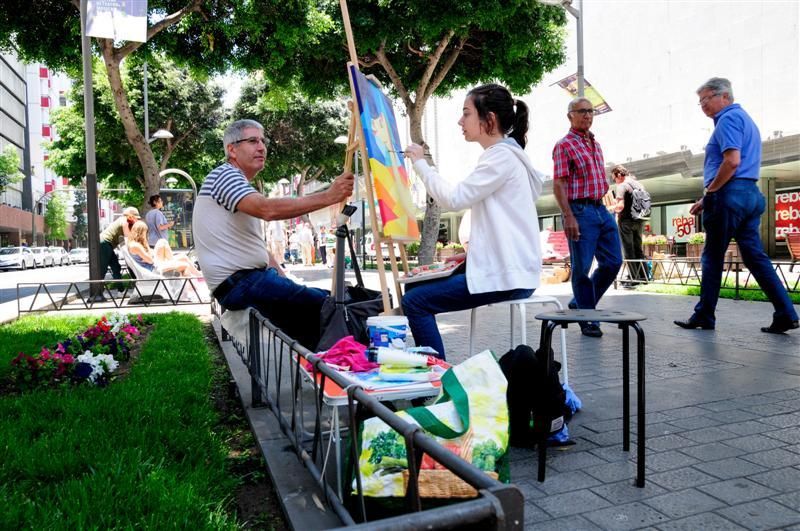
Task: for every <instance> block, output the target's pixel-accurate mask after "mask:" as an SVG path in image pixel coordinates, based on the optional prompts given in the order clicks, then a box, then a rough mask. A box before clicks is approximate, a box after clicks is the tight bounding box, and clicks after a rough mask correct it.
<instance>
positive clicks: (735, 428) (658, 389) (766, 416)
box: [293, 268, 800, 531]
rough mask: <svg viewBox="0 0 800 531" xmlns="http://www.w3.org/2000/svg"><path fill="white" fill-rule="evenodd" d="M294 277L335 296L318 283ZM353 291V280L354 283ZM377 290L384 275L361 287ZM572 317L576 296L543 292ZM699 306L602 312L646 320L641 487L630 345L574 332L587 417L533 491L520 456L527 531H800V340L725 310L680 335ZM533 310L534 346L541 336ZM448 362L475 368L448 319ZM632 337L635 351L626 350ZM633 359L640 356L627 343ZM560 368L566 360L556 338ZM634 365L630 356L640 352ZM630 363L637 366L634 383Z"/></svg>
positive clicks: (501, 343)
mask: <svg viewBox="0 0 800 531" xmlns="http://www.w3.org/2000/svg"><path fill="white" fill-rule="evenodd" d="M293 273H294V274H296V275H298V276H300V277H303V278H305V279H307V280H308V281H312V280H315V279H320V280H318V281H317V282H314V284H315V285H318V286H321V287H329V280H327V279H324V275H325V274H324V273H322V274H321V275H322V276H318V275H320V273H318V272H317V271H316V270H311V269H303V268H298V269H296V270H294V271H293ZM348 279H349V276H348ZM365 281H366V283H367V285H368V286H369V287H373V288H376V287H377V284H378V283H377V274H376V273H374V272H368V273H366V280H365ZM537 293H539V294H546V295H555V296H557V297H558V298H559V299H560V300H561V302H562V303H563V304H564V306H565V307H566V304H567V302H568V301H569V298H570V294H571V290H570V287H569V284H559V285H545V286H542V288H540V289H539V290H538V291H537ZM696 301H697V299H696V298H695V297H682V296H671V295H657V294H648V293H642V292H638V291H625V290H614V289H613V288H612V289H611V290H609V293H608V294H607V295H606V297H605V298H604V299H603V301H602V304H601V307H602V308H604V309H625V310H630V311H634V312H638V313H641V314H643V315H645V316H647V320H646V321H643V322H642V323H641V324H642V328H643V329H644V331H645V334H646V346H647V361H646V373H647V389H646V403H647V427H646V431H647V458H646V472H647V475H646V486H645V488H644V489H638V488H636V487H634V486H633V479H634V477H635V468H636V465H635V459H636V458H635V456H636V445H635V440H636V438H635V433H636V431H635V430H636V399H635V396H636V395H635V393H636V390H635V382H636V380H635V374H632V377H631V384H632V388H631V416H632V421H631V428H632V433H631V451H630V453H625V452H623V451H622V433H621V430H622V390H621V387H622V359H621V358H622V356H621V351H622V337H621V336H622V333H621V331H620V330H619V329H617V328H615V327H613V326H612V325H604V326H603V332H604V336H603V337H602V338H600V339H593V338H587V337H584V336H583V335H581V334H580V330H579V328H578V327H577V326H576V325H571V326H570V328H568V330H567V351H568V355H569V378H570V385H571V387H572V388H573V389H574V390H575V392H576V393H577V394H578V396H579V397H580V398H581V400H582V401H583V409H582V411H580V412H579V413H578V414H577V415H576V416H575V417H574V418H573V419H572V421H571V422H570V423H569V431H570V435H571V437H572V439H573V440H574V441H575V442H576V443H577V444H576V445H575V446H571V447H566V449H565V450H562V451H559V450H558V449H550V451H549V452H548V459H547V477H546V481H545V482H544V483H539V482H538V481H537V480H536V453H535V452H534V451H531V450H523V449H512V451H511V459H512V464H511V475H512V480H513V481H514V483H516V484H517V485H519V487H520V488H521V490H522V491H523V493H524V495H525V499H526V506H525V524H526V526H525V527H526V528H528V529H537V530H538V529H542V530H547V529H553V530H556V529H558V530H561V531H564V530H578V529H613V530H618V529H642V528H648V529H662V530H669V529H687V530H699V529H791V530H796V531H800V333H798V332H799V331H795V332H794V333H790V334H786V335H780V336H776V335H771V334H764V333H762V332H761V331H760V330H759V329H760V327H762V326H767V325H768V324H769V323H770V322H771V318H772V317H771V316H772V306H771V305H770V304H768V303H760V302H745V301H732V300H724V299H723V300H720V303H719V309H718V313H717V327H718V328H717V329H716V330H713V331H701V330H692V331H690V330H683V329H681V328H678V327H677V326H675V325H674V324H672V321H673V319H684V318H687V317H688V316H689V315H690V314H691V311H692V308H693V306H694V304H695V302H696ZM536 313H538V310H537V309H536V308H535V307H531V308H530V309H529V310H528V314H529V318H528V326H527V334H528V341H529V343H538V340H539V332H540V325H539V322H538V321H536V320H535V319H534V318H533V315H535V314H536ZM508 319H509V317H508V308H507V307H497V308H482V309H480V310H479V313H478V324H477V328H478V330H477V333H476V352H479V351H480V350H483V349H486V348H489V349H492V350H493V351H494V352H495V353H496V354H497V355H498V356H499V355H502V354H503V353H505V352H506V351H508V347H509V342H508V341H509V338H508V334H509V322H508ZM438 322H439V328H440V330H441V331H442V335H443V338H444V343H445V348H446V349H447V356H448V360H449V361H450V362H456V363H457V362H459V361H462V360H464V359H465V358H466V357H467V348H468V336H469V312H468V311H465V312H454V313H451V314H446V315H443V316H440V317H439V319H438ZM632 337H635V335H634V336H632ZM632 343H633V345H634V349H635V342H634V341H632ZM553 345H554V348H555V349H556V359H559V360H560V353H559V352H558V341H557V338H554V342H553ZM634 352H635V350H634ZM635 365H636V356H635V353H633V354H632V356H631V370H632V371H634V370H635Z"/></svg>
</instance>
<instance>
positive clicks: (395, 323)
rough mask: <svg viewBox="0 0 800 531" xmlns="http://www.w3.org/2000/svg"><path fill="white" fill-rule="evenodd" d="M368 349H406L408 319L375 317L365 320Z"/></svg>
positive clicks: (397, 316)
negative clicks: (367, 332) (367, 333)
mask: <svg viewBox="0 0 800 531" xmlns="http://www.w3.org/2000/svg"><path fill="white" fill-rule="evenodd" d="M367 328H368V329H369V346H370V347H391V348H396V349H400V350H403V349H405V348H406V335H407V334H408V318H406V317H405V316H403V315H377V316H375V317H368V318H367Z"/></svg>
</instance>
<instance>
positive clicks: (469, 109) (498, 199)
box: [402, 84, 542, 359]
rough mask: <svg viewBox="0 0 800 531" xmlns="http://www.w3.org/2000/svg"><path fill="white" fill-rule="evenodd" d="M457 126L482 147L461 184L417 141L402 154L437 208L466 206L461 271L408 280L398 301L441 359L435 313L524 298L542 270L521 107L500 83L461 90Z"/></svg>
mask: <svg viewBox="0 0 800 531" xmlns="http://www.w3.org/2000/svg"><path fill="white" fill-rule="evenodd" d="M458 125H459V126H460V127H461V130H462V133H463V134H464V139H465V140H466V141H467V142H477V143H478V144H480V145H481V147H483V149H484V152H483V153H482V154H481V156H480V158H479V159H478V165H477V166H476V167H475V169H474V170H472V172H471V173H470V174H469V175H467V176H466V177H465V178H464V179H463V180H461V181H458V182H456V181H450V180H447V179H444V178H443V177H441V176H440V175H439V173H438V170H437V169H436V168H434V167H432V166H430V165H429V164H428V162H427V161H426V160H425V153H424V150H423V148H422V146H418V145H416V144H411V145H410V146H408V147H407V148H406V151H405V155H406V157H408V158H409V159H411V161H412V162H413V163H414V169H415V170H416V172H417V174H418V175H419V176H420V178H421V179H422V181H423V183H425V188H426V189H427V190H428V193H429V194H430V195H431V196H432V197H433V198H434V199H435V200H436V202H437V203H439V205H440V206H441V207H442V210H445V211H447V210H450V211H459V210H464V209H471V218H472V219H471V222H470V236H469V247H468V249H467V256H466V270H464V269H456V271H455V272H454V273H453V274H452V275H450V276H448V277H445V278H440V279H436V280H430V281H427V282H420V283H418V284H416V285H410V286H409V289H408V291H407V292H406V294H405V296H404V297H403V301H402V305H403V313H404V314H405V316H406V317H407V318H408V324H409V326H410V328H411V332H412V334H413V335H414V341H415V343H416V344H417V345H418V346H428V347H433V348H434V349H436V351H437V352H438V353H439V356H440V357H441V358H443V359H444V357H445V352H444V344H443V342H442V337H441V335H440V334H439V329H438V327H437V325H436V314H438V313H444V312H452V311H457V310H466V309H470V308H476V307H478V306H484V305H486V304H492V303H495V302H501V301H507V300H516V299H525V298H527V297H530V296H531V294H532V293H533V290H534V289H536V288H537V287H538V286H539V275H540V273H541V269H542V256H541V250H540V244H539V220H538V217H537V215H536V205H535V201H536V199H537V198H538V197H539V194H540V193H541V191H542V174H541V173H539V172H538V171H536V170H535V169H534V168H533V165H532V164H531V161H530V159H528V156H527V155H526V154H525V151H523V149H524V148H525V142H526V138H525V136H526V133H527V131H528V107H527V105H525V103H524V102H522V101H521V100H515V99H514V98H513V97H512V96H511V93H510V92H509V91H508V89H506V88H505V87H502V86H500V85H496V84H488V85H482V86H479V87H476V88H474V89H472V90H471V91H470V92H469V93H468V94H467V97H466V99H465V100H464V108H463V114H462V116H461V119H460V120H459V121H458ZM508 242H513V245H508ZM412 286H413V287H412Z"/></svg>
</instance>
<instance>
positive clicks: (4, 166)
mask: <svg viewBox="0 0 800 531" xmlns="http://www.w3.org/2000/svg"><path fill="white" fill-rule="evenodd" d="M21 179H22V172H21V171H19V154H18V153H17V148H16V147H14V146H13V145H11V144H6V147H5V148H4V149H3V152H2V153H0V193H2V192H4V191H5V189H6V186H8V185H9V184H12V183H15V182H18V181H20V180H21Z"/></svg>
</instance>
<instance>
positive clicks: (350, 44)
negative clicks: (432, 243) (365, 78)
mask: <svg viewBox="0 0 800 531" xmlns="http://www.w3.org/2000/svg"><path fill="white" fill-rule="evenodd" d="M339 6H340V7H341V11H342V20H343V25H344V29H345V35H346V36H347V49H348V50H349V52H350V61H349V62H348V63H347V67H348V76H347V77H348V79H349V80H350V92H351V94H352V96H353V99H352V100H351V101H350V102H349V103H348V108H349V109H350V126H349V127H348V132H347V150H346V153H345V161H344V170H345V171H352V169H353V157H354V156H355V153H356V150H357V149H358V150H360V153H361V160H362V161H363V164H362V165H361V167H362V168H363V172H364V187H365V188H366V196H367V204H369V206H370V209H369V221H370V225H371V226H372V234H373V235H374V240H373V241H374V242H375V260H376V262H377V265H378V273H379V274H378V279H379V280H380V285H381V295H382V297H383V311H384V314H385V313H393V310H392V305H391V301H390V300H389V289H388V286H387V283H386V272H385V270H384V265H385V264H384V260H383V249H384V246H386V248H387V250H388V251H389V252H388V255H389V266H390V269H391V271H392V278H393V280H394V286H395V293H397V298H398V301H397V302H398V306H399V304H400V299H401V297H402V291H401V287H400V271H399V268H398V262H397V257H395V253H394V249H395V245H397V247H398V248H399V249H400V260H401V262H402V265H403V271H404V272H406V273H408V257H407V256H406V248H405V245H404V244H405V243H406V242H403V241H399V240H395V239H393V238H391V237H386V236H384V235H383V232H382V231H381V230H379V226H378V216H377V215H376V214H375V208H374V205H375V195H374V193H373V188H372V175H371V173H370V167H369V162H368V161H369V156H368V154H367V145H366V142H364V139H363V135H361V134H359V133H360V131H362V129H361V116H360V114H359V112H358V108H357V105H356V103H355V101H356V89H355V87H354V86H353V79H352V77H351V76H350V75H349V69H350V68H351V67H354V68H356V69H358V54H356V45H355V41H354V40H353V30H352V28H351V27H350V13H349V12H348V10H347V0H339ZM356 178H358V177H357V176H356ZM334 278H336V275H335V274H334Z"/></svg>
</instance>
